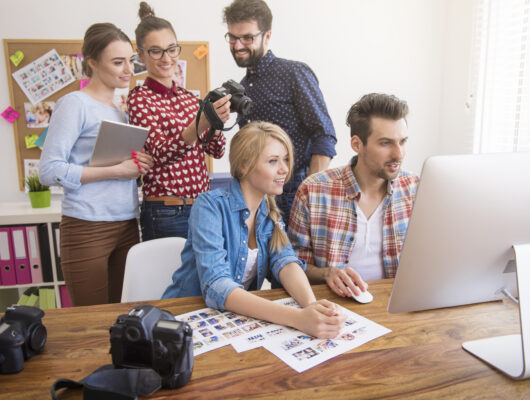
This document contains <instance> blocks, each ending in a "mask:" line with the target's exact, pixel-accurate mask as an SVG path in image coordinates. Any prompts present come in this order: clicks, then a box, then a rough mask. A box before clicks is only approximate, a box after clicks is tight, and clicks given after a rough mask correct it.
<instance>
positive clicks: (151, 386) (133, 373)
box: [50, 365, 162, 400]
mask: <svg viewBox="0 0 530 400" xmlns="http://www.w3.org/2000/svg"><path fill="white" fill-rule="evenodd" d="M80 387H82V388H83V399H84V400H136V399H138V396H147V395H150V394H153V393H154V392H156V391H157V390H158V389H160V388H161V387H162V378H161V377H160V375H159V374H158V373H157V372H156V371H155V370H153V369H151V368H138V369H115V368H114V366H113V365H105V366H103V367H101V368H98V369H97V370H95V371H94V372H92V373H91V374H90V375H88V376H87V377H86V378H83V379H81V380H80V381H79V382H77V381H73V380H71V379H66V378H61V379H58V380H56V381H55V382H54V383H53V385H52V387H51V390H50V392H51V395H52V399H53V400H56V399H57V397H56V395H55V393H56V391H57V390H59V389H73V388H80Z"/></svg>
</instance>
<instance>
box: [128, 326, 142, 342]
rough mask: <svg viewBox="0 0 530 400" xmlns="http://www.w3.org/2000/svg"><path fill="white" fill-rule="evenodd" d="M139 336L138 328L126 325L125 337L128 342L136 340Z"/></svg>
mask: <svg viewBox="0 0 530 400" xmlns="http://www.w3.org/2000/svg"><path fill="white" fill-rule="evenodd" d="M141 336H142V335H141V333H140V330H139V329H138V328H137V327H135V326H128V327H127V328H126V329H125V337H126V338H127V340H128V341H129V342H137V341H138V340H140V337H141Z"/></svg>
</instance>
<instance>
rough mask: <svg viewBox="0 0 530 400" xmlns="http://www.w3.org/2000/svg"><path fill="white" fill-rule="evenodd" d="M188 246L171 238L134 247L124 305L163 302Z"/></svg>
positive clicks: (130, 253) (125, 277) (128, 262)
mask: <svg viewBox="0 0 530 400" xmlns="http://www.w3.org/2000/svg"><path fill="white" fill-rule="evenodd" d="M185 243H186V239H184V238H180V237H169V238H162V239H154V240H148V241H147V242H142V243H138V244H136V245H134V246H133V247H131V249H130V250H129V252H128V253H127V261H126V263H125V276H124V278H123V290H122V294H121V301H122V303H125V302H128V301H142V300H158V299H160V297H161V296H162V294H163V293H164V290H165V289H166V288H167V287H168V286H169V284H170V283H171V282H172V280H171V277H172V275H173V272H175V270H176V269H178V268H180V266H181V264H182V260H181V258H180V253H181V251H182V249H183V248H184V244H185Z"/></svg>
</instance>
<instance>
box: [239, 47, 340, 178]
mask: <svg viewBox="0 0 530 400" xmlns="http://www.w3.org/2000/svg"><path fill="white" fill-rule="evenodd" d="M241 84H242V85H243V86H244V87H245V93H246V95H247V96H248V97H250V98H251V99H252V101H253V106H252V111H251V113H250V114H249V115H246V116H240V120H239V126H240V127H243V126H244V125H246V124H247V123H248V122H250V121H267V122H272V123H274V124H276V125H279V126H281V127H282V128H283V130H285V132H287V134H288V135H289V137H290V138H291V141H292V142H293V146H294V155H295V160H294V171H298V170H300V169H302V168H306V167H308V166H309V163H310V162H311V156H312V155H313V154H319V155H323V156H328V157H330V158H333V157H334V156H335V155H336V154H337V153H336V151H335V143H336V142H337V137H336V134H335V129H334V128H333V122H332V121H331V118H330V117H329V113H328V109H327V107H326V103H325V102H324V96H323V95H322V92H321V91H320V88H319V86H318V79H317V77H316V75H315V74H314V72H313V71H312V70H311V68H309V66H308V65H307V64H304V63H302V62H299V61H292V60H286V59H283V58H278V57H276V56H275V55H274V54H273V53H272V51H270V50H269V51H268V52H267V54H265V55H264V56H263V57H261V59H260V60H259V61H258V63H257V64H256V66H255V67H254V68H253V69H247V74H246V76H245V77H244V78H243V80H242V81H241Z"/></svg>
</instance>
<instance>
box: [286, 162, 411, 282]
mask: <svg viewBox="0 0 530 400" xmlns="http://www.w3.org/2000/svg"><path fill="white" fill-rule="evenodd" d="M356 162H357V157H354V158H353V160H352V163H351V164H350V165H347V166H344V167H340V168H334V169H329V170H326V171H322V172H319V173H316V174H314V175H311V176H310V177H308V178H307V179H306V180H305V181H304V182H303V183H302V184H301V185H300V187H299V188H298V192H297V193H296V197H295V200H294V203H293V208H292V209H291V217H290V220H289V238H290V240H291V243H292V245H293V248H294V250H295V252H296V253H297V255H298V257H299V258H301V259H303V260H305V261H306V262H307V263H308V264H313V265H316V266H317V267H320V268H323V267H337V268H344V267H345V266H346V265H347V264H348V258H349V256H350V254H351V251H352V249H353V247H354V246H355V243H356V240H355V234H356V232H357V212H356V209H355V208H356V205H355V202H354V200H355V199H357V198H358V197H359V196H360V194H361V190H360V188H359V185H358V183H357V180H356V179H355V176H354V175H353V170H352V167H353V166H354V165H355V164H356ZM418 182H419V178H418V177H417V176H416V175H413V174H411V173H409V172H405V171H402V172H400V174H399V175H398V176H397V178H396V179H394V180H393V181H389V182H388V190H387V195H386V197H385V199H384V200H383V201H384V205H383V207H384V208H383V213H384V217H383V218H384V219H383V266H384V273H385V277H386V278H393V277H394V276H395V275H396V270H397V266H398V262H399V255H400V253H401V249H402V247H403V242H404V240H405V234H406V232H407V227H408V223H409V219H410V214H411V211H412V205H413V203H414V196H415V195H416V189H417V186H418Z"/></svg>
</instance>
